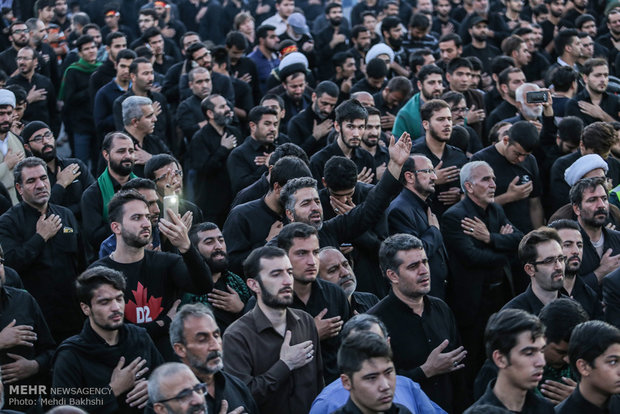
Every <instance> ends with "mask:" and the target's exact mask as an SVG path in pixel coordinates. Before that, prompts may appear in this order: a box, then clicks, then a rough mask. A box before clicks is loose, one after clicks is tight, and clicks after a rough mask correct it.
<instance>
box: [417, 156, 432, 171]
mask: <svg viewBox="0 0 620 414" xmlns="http://www.w3.org/2000/svg"><path fill="white" fill-rule="evenodd" d="M413 160H414V161H415V168H416V170H418V169H421V168H433V163H432V162H431V160H429V159H428V158H426V157H424V156H421V155H415V156H414V157H413Z"/></svg>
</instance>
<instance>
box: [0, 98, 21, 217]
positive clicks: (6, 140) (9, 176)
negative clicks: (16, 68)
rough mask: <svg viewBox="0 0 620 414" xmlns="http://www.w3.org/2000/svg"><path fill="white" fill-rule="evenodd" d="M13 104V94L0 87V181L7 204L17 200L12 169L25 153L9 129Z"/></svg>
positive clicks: (14, 103)
mask: <svg viewBox="0 0 620 414" xmlns="http://www.w3.org/2000/svg"><path fill="white" fill-rule="evenodd" d="M15 106H16V99H15V94H13V92H11V91H9V90H7V89H0V182H2V185H4V187H5V188H6V189H7V191H8V192H9V196H10V200H9V202H10V204H9V205H15V204H17V203H18V202H19V200H18V199H17V193H16V190H15V178H14V177H13V170H14V168H15V166H16V165H17V163H18V162H20V161H21V160H23V159H24V157H25V155H26V153H25V151H24V145H23V143H22V141H21V140H20V139H19V136H17V135H16V134H14V133H13V132H12V131H11V126H12V124H13V117H14V115H13V112H14V110H15ZM22 133H23V131H22Z"/></svg>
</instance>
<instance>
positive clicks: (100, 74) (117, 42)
mask: <svg viewBox="0 0 620 414" xmlns="http://www.w3.org/2000/svg"><path fill="white" fill-rule="evenodd" d="M124 49H127V36H126V35H125V34H124V33H121V32H114V33H110V34H109V35H108V36H106V38H105V51H106V53H107V56H108V58H107V59H106V60H105V61H104V62H103V63H102V64H101V66H99V69H97V70H96V71H95V72H94V73H93V74H92V75H91V77H90V80H89V82H88V94H89V95H90V99H91V100H94V99H95V96H96V94H97V91H98V90H99V89H101V88H102V87H103V86H104V85H105V84H107V83H108V82H110V81H112V80H113V79H114V76H115V75H117V66H118V54H119V52H120V51H121V50H124ZM124 89H125V90H127V88H124Z"/></svg>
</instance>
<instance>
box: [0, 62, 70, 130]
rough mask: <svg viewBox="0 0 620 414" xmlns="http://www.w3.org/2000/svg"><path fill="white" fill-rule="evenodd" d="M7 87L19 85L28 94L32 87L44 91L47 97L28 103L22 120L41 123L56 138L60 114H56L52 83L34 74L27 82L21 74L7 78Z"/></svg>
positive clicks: (54, 91)
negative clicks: (44, 124) (43, 123)
mask: <svg viewBox="0 0 620 414" xmlns="http://www.w3.org/2000/svg"><path fill="white" fill-rule="evenodd" d="M6 84H7V85H19V86H21V87H22V88H24V90H25V91H26V93H28V92H29V91H30V90H31V89H32V88H33V87H36V88H37V89H45V91H46V92H47V95H46V96H45V99H43V100H42V101H37V102H29V103H28V105H27V106H26V111H25V112H24V118H25V119H27V120H29V121H41V122H45V123H46V124H47V125H49V127H50V129H51V130H52V132H54V134H55V135H56V136H58V133H59V132H60V114H59V113H58V107H57V106H56V105H57V101H56V89H55V88H54V85H52V82H51V81H50V80H49V79H48V78H46V77H45V76H43V75H40V74H38V73H35V74H34V76H33V77H32V79H30V81H28V79H26V78H25V77H23V76H22V75H21V74H18V75H15V76H13V77H12V78H9V79H8V80H7V82H6Z"/></svg>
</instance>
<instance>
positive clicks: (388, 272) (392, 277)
mask: <svg viewBox="0 0 620 414" xmlns="http://www.w3.org/2000/svg"><path fill="white" fill-rule="evenodd" d="M385 276H386V277H387V278H388V280H389V281H390V282H391V283H398V275H397V274H396V272H395V271H393V270H392V269H387V270H386V271H385Z"/></svg>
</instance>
